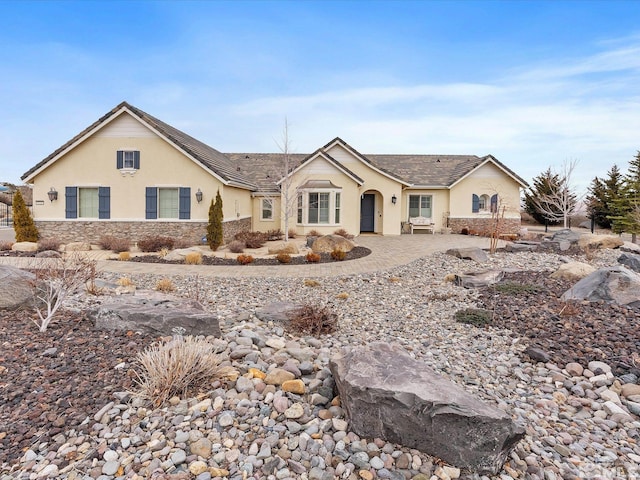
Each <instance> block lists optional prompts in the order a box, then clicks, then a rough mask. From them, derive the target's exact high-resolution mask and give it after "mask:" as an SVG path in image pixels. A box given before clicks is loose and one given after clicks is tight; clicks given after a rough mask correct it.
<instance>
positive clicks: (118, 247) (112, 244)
mask: <svg viewBox="0 0 640 480" xmlns="http://www.w3.org/2000/svg"><path fill="white" fill-rule="evenodd" d="M98 245H100V248H102V249H103V250H111V251H113V252H114V253H120V252H126V251H127V250H129V249H130V248H131V242H130V241H129V239H127V238H118V237H115V236H113V235H105V236H104V237H101V238H100V241H99V242H98Z"/></svg>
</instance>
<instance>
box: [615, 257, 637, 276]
mask: <svg viewBox="0 0 640 480" xmlns="http://www.w3.org/2000/svg"><path fill="white" fill-rule="evenodd" d="M618 263H620V264H622V265H624V266H625V267H627V268H629V269H631V270H633V271H634V272H636V273H640V255H638V254H635V253H627V252H624V253H622V255H620V256H619V257H618Z"/></svg>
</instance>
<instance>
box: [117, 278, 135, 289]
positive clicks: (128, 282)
mask: <svg viewBox="0 0 640 480" xmlns="http://www.w3.org/2000/svg"><path fill="white" fill-rule="evenodd" d="M117 283H118V285H120V286H121V287H131V286H133V285H134V283H133V280H131V279H130V278H129V277H120V278H119V279H118V282H117Z"/></svg>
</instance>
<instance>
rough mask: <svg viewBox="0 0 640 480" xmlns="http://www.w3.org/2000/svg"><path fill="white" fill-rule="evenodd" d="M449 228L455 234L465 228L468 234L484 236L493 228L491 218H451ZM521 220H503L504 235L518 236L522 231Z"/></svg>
mask: <svg viewBox="0 0 640 480" xmlns="http://www.w3.org/2000/svg"><path fill="white" fill-rule="evenodd" d="M449 227H450V228H451V231H452V232H453V233H461V232H462V229H463V228H466V229H467V232H468V233H471V234H472V235H473V234H484V233H485V232H490V231H491V229H492V228H493V226H492V221H491V217H487V218H449ZM520 227H521V224H520V219H519V218H505V219H504V220H503V226H502V229H501V230H502V232H501V233H503V234H513V235H515V234H517V233H518V232H519V231H520Z"/></svg>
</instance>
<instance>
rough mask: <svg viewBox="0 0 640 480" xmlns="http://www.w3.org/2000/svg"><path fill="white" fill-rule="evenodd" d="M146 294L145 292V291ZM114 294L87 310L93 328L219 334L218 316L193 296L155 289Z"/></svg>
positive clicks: (169, 333) (160, 332) (162, 332)
mask: <svg viewBox="0 0 640 480" xmlns="http://www.w3.org/2000/svg"><path fill="white" fill-rule="evenodd" d="M145 294H146V295H145ZM145 294H143V295H140V292H138V294H137V295H131V296H129V295H124V296H118V297H113V299H111V300H109V301H107V302H105V303H103V304H102V305H100V306H99V307H98V308H97V309H95V310H92V311H90V312H89V318H90V319H91V320H93V321H94V323H95V326H96V328H98V329H106V330H126V331H128V330H131V331H134V332H135V331H139V332H143V333H152V334H157V335H173V334H175V333H176V331H177V330H179V331H181V332H182V334H184V335H212V336H215V337H219V336H220V327H219V326H218V318H217V316H215V315H212V314H210V313H207V312H205V311H204V309H203V307H202V305H200V304H199V303H198V302H196V301H195V300H189V299H183V298H178V297H172V296H169V295H163V294H159V293H157V292H145Z"/></svg>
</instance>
